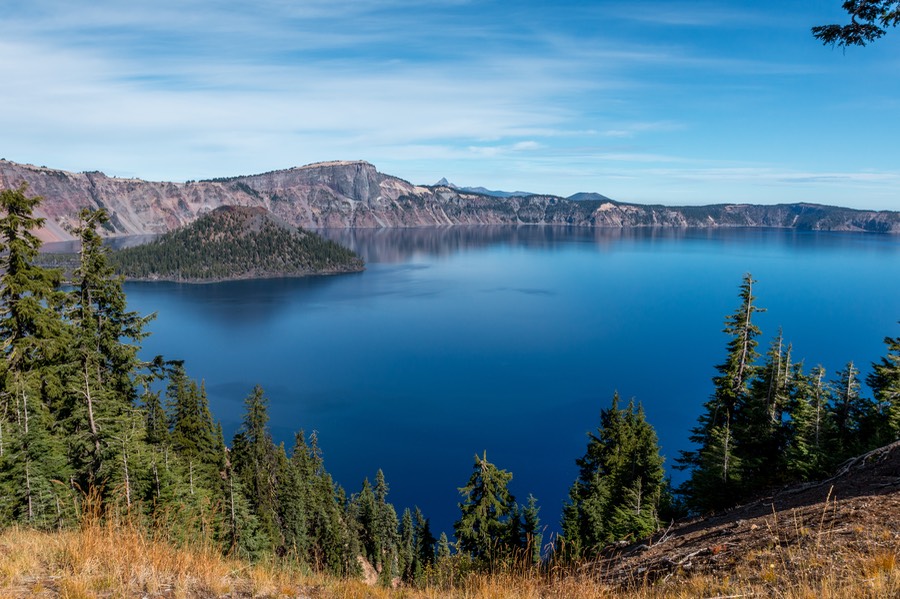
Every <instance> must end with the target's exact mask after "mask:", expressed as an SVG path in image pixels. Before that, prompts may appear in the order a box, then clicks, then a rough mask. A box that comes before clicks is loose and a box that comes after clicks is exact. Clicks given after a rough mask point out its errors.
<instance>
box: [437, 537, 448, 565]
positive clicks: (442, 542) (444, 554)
mask: <svg viewBox="0 0 900 599" xmlns="http://www.w3.org/2000/svg"><path fill="white" fill-rule="evenodd" d="M451 554H452V553H451V550H450V539H448V538H447V533H445V532H442V533H441V536H440V538H439V539H438V548H437V559H439V560H442V559H447V558H449V557H450V555H451Z"/></svg>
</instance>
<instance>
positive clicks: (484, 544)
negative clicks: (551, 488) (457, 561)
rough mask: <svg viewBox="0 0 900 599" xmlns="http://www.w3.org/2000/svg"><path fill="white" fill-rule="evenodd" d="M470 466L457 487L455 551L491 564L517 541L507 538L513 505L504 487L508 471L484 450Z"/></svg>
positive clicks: (512, 548)
mask: <svg viewBox="0 0 900 599" xmlns="http://www.w3.org/2000/svg"><path fill="white" fill-rule="evenodd" d="M472 469H473V472H472V476H471V477H469V482H468V484H467V485H466V486H465V487H461V488H460V489H459V492H460V494H461V495H462V496H463V501H462V503H460V504H459V509H460V518H459V520H457V521H456V523H455V524H454V525H453V529H454V531H455V532H456V539H457V547H458V549H459V551H462V552H465V553H468V554H469V555H471V556H472V557H473V558H475V559H476V560H478V561H480V562H481V563H483V564H491V563H492V562H493V561H494V560H496V559H498V558H500V557H505V556H508V555H509V554H510V553H511V552H512V551H513V550H514V549H515V547H516V545H517V543H516V542H512V540H511V539H510V538H509V530H510V525H509V519H510V518H511V517H512V516H513V511H514V508H515V505H516V501H515V498H514V497H513V496H512V494H511V493H510V492H509V489H508V485H509V481H511V480H512V474H511V473H509V472H507V471H506V470H501V469H500V468H497V466H495V465H494V464H492V463H490V462H488V461H487V452H485V453H484V455H483V456H482V457H478V456H477V455H476V456H475V464H474V465H473V467H472Z"/></svg>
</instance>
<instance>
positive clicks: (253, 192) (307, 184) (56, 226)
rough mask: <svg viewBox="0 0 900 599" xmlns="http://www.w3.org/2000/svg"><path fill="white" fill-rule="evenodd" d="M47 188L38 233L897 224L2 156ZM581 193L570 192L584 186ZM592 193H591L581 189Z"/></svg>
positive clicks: (351, 177)
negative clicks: (102, 212) (73, 168)
mask: <svg viewBox="0 0 900 599" xmlns="http://www.w3.org/2000/svg"><path fill="white" fill-rule="evenodd" d="M22 183H27V184H28V185H29V190H28V193H30V194H34V195H40V196H43V197H44V202H43V203H42V204H41V206H40V209H39V214H40V215H41V216H44V217H46V218H47V223H46V225H45V227H44V229H43V230H42V231H41V232H40V235H41V237H42V239H44V240H45V241H65V240H69V239H72V234H71V231H72V229H73V227H74V226H75V225H76V223H77V214H78V211H79V210H80V209H81V208H94V209H96V208H101V207H102V208H106V209H107V211H108V212H109V214H110V217H111V218H110V225H109V228H108V229H107V230H106V231H105V234H106V235H108V236H123V235H146V234H160V233H165V232H167V231H171V230H174V229H177V228H178V227H180V226H183V225H185V224H187V223H190V222H193V221H194V220H195V219H197V218H198V217H199V216H201V215H203V214H205V213H207V212H210V211H212V210H214V209H215V208H218V207H220V206H226V205H235V206H251V207H263V208H266V209H267V210H269V211H271V212H272V213H273V214H274V215H276V216H277V217H279V218H280V219H282V220H283V221H285V222H287V223H289V224H290V225H292V226H302V227H306V228H322V227H334V228H347V227H421V226H426V227H427V226H445V225H487V224H493V225H520V224H548V225H571V226H584V227H704V228H705V227H779V228H793V229H799V230H820V231H870V232H878V233H900V213H898V212H894V211H870V210H853V209H850V208H839V207H833V206H821V205H818V204H779V205H750V204H715V205H710V206H680V207H679V206H662V205H640V204H628V203H625V202H617V201H613V200H608V199H602V198H605V196H599V194H598V196H599V197H597V198H593V197H591V198H590V199H580V198H575V199H566V198H561V197H557V196H553V195H529V196H525V197H520V196H511V197H507V198H501V197H494V196H490V195H485V194H483V193H475V192H469V191H463V190H460V189H454V188H452V187H449V186H444V185H435V186H431V185H414V184H412V183H410V182H408V181H404V180H403V179H399V178H397V177H392V176H390V175H385V174H383V173H380V172H378V171H377V170H376V169H375V167H374V166H373V165H371V164H369V163H368V162H364V161H359V160H357V161H332V162H320V163H316V164H310V165H306V166H300V167H294V168H290V169H285V170H277V171H272V172H268V173H262V174H258V175H249V176H236V177H226V178H220V179H214V180H208V181H196V182H186V183H173V182H152V181H143V180H140V179H120V178H116V177H108V176H106V175H104V174H103V173H100V172H85V173H70V172H66V171H61V170H55V169H50V168H46V167H37V166H32V165H23V164H18V163H15V162H10V161H8V160H0V187H2V188H7V187H15V186H18V185H20V184H22ZM583 195H584V194H576V196H583ZM587 195H590V194H587Z"/></svg>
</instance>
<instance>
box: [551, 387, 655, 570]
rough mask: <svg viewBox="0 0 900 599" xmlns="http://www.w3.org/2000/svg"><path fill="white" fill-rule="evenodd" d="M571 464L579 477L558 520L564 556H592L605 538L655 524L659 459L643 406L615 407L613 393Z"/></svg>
mask: <svg viewBox="0 0 900 599" xmlns="http://www.w3.org/2000/svg"><path fill="white" fill-rule="evenodd" d="M576 464H578V467H579V475H578V479H577V480H576V481H575V483H574V484H573V485H572V488H571V489H570V491H569V501H568V503H567V504H566V505H565V506H564V508H563V519H562V523H561V524H562V529H563V539H564V545H563V550H564V553H565V554H566V555H567V556H569V557H573V558H577V557H584V556H588V555H592V554H594V553H596V552H597V551H599V550H600V549H602V548H603V547H604V546H605V545H606V544H608V543H611V542H613V541H616V540H619V539H623V538H627V537H630V538H637V537H641V536H644V535H646V534H649V533H651V532H653V531H654V530H655V529H656V527H657V524H658V518H657V508H658V506H659V501H660V498H661V496H662V492H663V488H664V486H665V479H664V472H663V467H662V464H663V458H662V457H661V456H660V455H659V443H658V441H657V438H656V432H655V431H654V430H653V427H652V426H650V424H649V423H647V421H646V419H645V417H644V412H643V409H642V408H640V407H639V406H635V404H634V402H633V401H632V402H629V404H628V406H627V407H626V408H624V409H622V408H619V395H618V393H616V394H614V395H613V399H612V405H611V406H610V408H609V409H605V410H602V411H601V412H600V426H599V428H598V429H597V431H596V433H590V434H589V441H588V446H587V450H586V451H585V454H584V456H583V457H582V458H579V459H578V460H576Z"/></svg>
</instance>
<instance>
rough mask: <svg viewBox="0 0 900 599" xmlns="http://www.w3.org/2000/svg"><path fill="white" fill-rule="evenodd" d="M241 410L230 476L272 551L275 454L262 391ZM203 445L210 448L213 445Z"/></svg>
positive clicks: (276, 532)
mask: <svg viewBox="0 0 900 599" xmlns="http://www.w3.org/2000/svg"><path fill="white" fill-rule="evenodd" d="M194 390H195V389H194ZM194 403H195V405H196V402H194ZM244 406H245V408H246V412H245V414H244V422H243V424H242V426H241V429H240V431H239V432H238V433H237V434H236V435H235V437H234V442H233V443H232V460H233V469H234V475H235V477H236V479H237V480H239V481H240V482H241V484H242V485H243V487H244V489H246V493H247V499H248V501H249V502H250V506H251V510H252V511H253V513H254V514H255V515H256V518H257V521H258V525H259V531H260V535H261V537H262V538H263V539H264V541H263V543H264V547H265V548H266V549H268V550H274V549H275V548H276V547H279V546H283V541H284V539H283V538H282V535H281V527H280V522H279V518H278V511H279V510H278V505H279V502H278V494H277V489H278V487H277V480H276V470H277V461H278V460H277V452H276V450H275V444H274V443H273V442H272V437H271V435H270V433H269V429H268V422H269V413H268V399H267V398H266V397H265V394H264V393H263V390H262V387H260V386H259V385H257V386H256V387H255V388H254V389H253V392H252V393H250V395H248V396H247V398H246V399H245V400H244ZM195 415H197V416H202V415H200V414H195ZM176 432H177V429H176ZM173 436H174V435H173ZM211 436H212V435H211V434H210V437H211ZM205 442H208V443H209V444H210V445H212V442H213V441H212V439H209V440H208V441H205Z"/></svg>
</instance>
